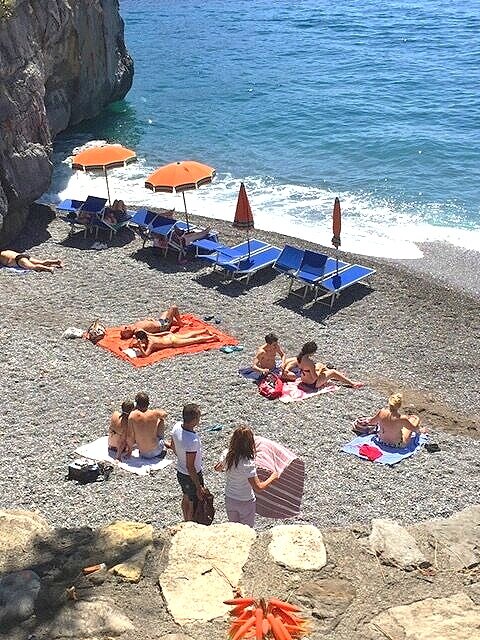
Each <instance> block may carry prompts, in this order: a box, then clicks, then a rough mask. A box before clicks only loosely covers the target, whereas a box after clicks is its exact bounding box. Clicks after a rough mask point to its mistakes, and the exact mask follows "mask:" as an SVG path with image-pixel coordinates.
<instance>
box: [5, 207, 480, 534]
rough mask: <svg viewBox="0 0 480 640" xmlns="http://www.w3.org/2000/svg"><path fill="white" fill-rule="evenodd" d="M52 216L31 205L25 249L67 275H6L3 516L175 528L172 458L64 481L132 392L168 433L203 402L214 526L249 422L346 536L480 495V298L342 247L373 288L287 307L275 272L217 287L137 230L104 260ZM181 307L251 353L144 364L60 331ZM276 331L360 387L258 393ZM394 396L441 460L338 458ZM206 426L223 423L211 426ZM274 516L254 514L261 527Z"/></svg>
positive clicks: (195, 265) (21, 242) (227, 235)
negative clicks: (254, 368) (291, 460)
mask: <svg viewBox="0 0 480 640" xmlns="http://www.w3.org/2000/svg"><path fill="white" fill-rule="evenodd" d="M48 215H49V213H48V212H46V211H45V209H44V208H41V207H39V208H37V209H36V210H35V211H34V213H33V215H32V217H31V223H30V225H29V227H28V229H29V230H28V231H25V232H24V234H23V235H21V236H19V237H18V239H17V243H16V245H15V248H17V249H28V250H29V251H30V252H31V253H32V255H37V256H42V255H55V256H58V257H60V258H63V259H64V260H65V262H66V267H65V269H64V271H63V272H57V273H55V275H53V276H50V275H48V274H47V275H43V274H29V275H25V276H18V275H9V274H5V273H4V274H0V291H1V303H0V305H1V317H2V323H1V327H0V344H1V346H2V354H3V358H2V362H1V364H0V371H1V375H2V387H3V392H4V393H3V397H4V399H5V400H4V411H3V414H4V418H3V421H2V425H1V427H0V431H1V441H2V452H3V460H4V472H3V474H2V475H1V477H0V496H1V504H0V506H2V507H5V508H20V509H39V510H40V511H41V512H42V513H43V514H45V517H46V518H47V520H48V521H49V522H50V523H51V524H52V525H53V526H68V527H72V526H76V525H77V524H78V523H81V524H82V525H89V526H93V527H97V526H101V525H102V524H105V523H107V522H111V521H112V520H117V519H124V520H132V519H133V520H139V521H147V522H151V523H152V524H154V525H155V526H157V527H160V526H164V525H173V524H175V523H177V522H178V520H179V518H180V499H179V498H180V495H179V490H178V487H177V483H176V479H175V474H174V470H173V466H170V467H168V468H167V469H165V470H162V471H160V472H159V473H157V474H156V475H153V476H148V477H145V478H138V477H132V475H131V474H127V473H124V472H121V471H119V470H115V472H114V473H113V475H112V476H111V478H110V480H109V482H105V483H95V484H91V485H87V486H77V485H76V484H75V483H72V482H66V481H65V475H66V471H67V466H68V463H69V462H70V461H71V460H72V459H73V458H74V449H75V448H76V447H77V446H78V445H80V444H84V443H86V442H89V441H91V440H94V439H95V438H97V437H99V436H101V435H103V434H104V433H106V428H107V424H108V420H109V416H110V414H111V412H112V410H113V409H114V408H116V407H118V405H119V403H120V402H121V401H122V400H123V399H124V398H125V397H128V396H132V395H134V394H135V393H136V392H137V391H140V390H145V391H147V392H149V393H150V395H151V398H152V402H153V403H155V404H156V405H159V406H161V407H163V408H164V409H165V410H166V411H167V412H168V427H171V426H172V425H173V423H174V422H175V420H176V419H177V417H178V415H179V413H180V410H181V407H182V404H183V403H184V402H186V401H195V402H198V403H199V404H200V405H201V407H202V409H203V421H202V427H203V428H204V431H203V433H202V438H203V443H204V449H205V467H206V471H205V473H206V479H207V483H208V485H209V487H210V488H211V490H212V492H213V493H214V494H215V497H216V505H217V516H216V522H222V521H225V520H226V515H225V513H224V510H223V498H222V493H223V478H222V476H221V474H216V473H214V471H213V464H214V463H215V461H216V460H217V458H218V455H219V453H220V452H221V450H222V449H223V448H224V446H225V445H226V443H227V442H228V437H229V434H230V432H231V430H232V429H233V428H234V427H235V426H236V425H238V424H239V422H242V421H247V422H248V423H249V424H251V425H252V427H253V428H254V430H255V431H256V432H257V433H258V434H259V435H263V436H266V437H270V438H273V439H276V440H278V441H280V442H282V443H283V444H285V445H286V446H289V447H290V448H291V449H293V450H294V451H295V452H296V453H297V454H298V455H299V456H300V457H302V458H303V459H304V461H305V466H306V474H307V477H306V488H305V495H304V502H303V511H302V517H301V518H299V519H298V520H297V521H299V522H306V523H310V524H313V525H316V526H321V527H325V526H328V527H330V526H344V525H353V524H355V523H367V522H369V521H370V519H371V518H381V517H384V516H385V515H388V516H389V517H393V518H395V519H397V520H398V521H400V522H403V523H413V522H416V521H419V520H424V519H427V518H430V517H438V516H446V515H449V514H451V513H453V512H454V511H456V510H458V509H462V508H464V507H466V506H469V505H470V504H472V503H474V502H475V499H476V496H478V495H479V489H480V480H479V473H478V460H479V456H478V453H479V448H480V443H479V433H480V430H479V428H480V425H479V423H478V415H479V406H480V402H479V389H478V385H477V384H476V382H475V381H476V379H477V375H478V369H479V367H480V361H479V349H478V342H479V335H480V326H479V317H480V314H479V306H480V305H479V302H478V300H477V299H476V298H475V297H472V296H471V295H469V294H464V293H463V292H462V291H460V290H458V289H455V288H453V286H451V285H448V286H445V284H443V283H441V282H440V281H438V280H436V279H432V278H427V277H426V276H425V275H424V274H421V273H420V274H415V273H413V272H412V271H411V269H410V268H408V269H407V268H406V267H403V266H399V265H396V264H391V263H389V262H385V261H380V260H373V259H367V258H365V257H361V256H358V257H355V256H348V255H347V256H346V259H347V260H351V261H354V260H355V259H356V260H357V261H358V262H360V263H363V264H367V265H371V266H374V267H375V268H376V269H377V274H376V275H375V277H374V278H373V279H372V290H371V291H369V289H368V288H366V287H358V288H356V289H354V290H351V291H350V292H348V293H346V294H345V295H344V296H342V298H341V300H340V303H339V304H338V305H337V306H335V307H334V309H333V311H332V312H330V311H329V310H328V309H327V308H326V307H323V306H321V305H316V306H315V307H313V308H309V307H305V308H302V307H301V305H299V302H300V301H299V300H298V299H297V298H287V296H286V289H287V284H286V282H285V281H284V280H283V279H282V278H281V277H279V276H277V277H275V276H274V274H273V273H264V274H261V275H258V276H256V277H255V278H254V279H252V282H251V285H250V286H249V287H245V286H244V285H242V284H240V285H238V284H235V283H234V284H231V285H230V284H224V283H222V282H221V280H220V278H219V276H218V274H211V273H210V272H209V270H208V269H205V268H204V267H202V265H201V263H199V262H198V261H192V262H189V263H188V264H186V265H183V266H180V265H178V264H177V262H176V260H175V259H174V258H173V257H167V258H163V257H159V256H157V255H155V254H154V253H153V252H152V250H151V248H150V247H146V248H145V249H143V248H142V244H141V241H140V240H139V239H138V238H135V237H133V234H131V233H129V232H126V233H125V234H124V235H121V236H119V237H118V238H115V239H114V240H113V242H111V243H110V246H109V247H108V248H107V249H105V250H103V251H95V250H92V249H91V246H92V244H93V239H90V238H87V239H84V238H83V236H79V235H76V236H73V237H68V227H67V226H66V225H65V224H64V223H63V222H61V221H60V220H56V219H53V220H50V221H49V219H48ZM199 221H201V222H202V220H201V219H199ZM203 222H205V220H203ZM209 222H210V223H211V220H210V221H209ZM215 226H216V228H217V230H218V231H219V233H220V237H221V238H222V240H225V241H226V242H233V241H235V240H237V241H238V240H241V239H242V237H243V236H242V235H241V234H239V233H238V232H236V231H234V230H232V229H231V227H230V225H228V224H227V223H223V222H216V223H215ZM255 236H256V237H259V238H261V239H266V240H270V241H272V242H273V243H275V244H278V245H279V246H282V245H283V243H285V242H295V241H294V240H292V239H291V238H286V237H282V236H278V235H275V234H267V233H264V232H261V231H258V232H255ZM298 244H299V245H300V246H305V245H306V243H298ZM312 246H313V245H312ZM173 302H176V303H177V304H179V306H180V308H181V309H182V310H184V311H185V312H191V313H192V312H193V313H196V314H197V315H198V316H199V317H203V316H205V315H211V314H213V315H215V316H216V317H218V318H220V320H221V323H220V324H219V328H221V329H222V330H223V331H225V332H227V333H230V334H232V335H234V336H236V337H237V338H238V340H239V341H240V342H241V344H243V345H244V347H245V350H244V351H243V352H242V353H233V354H229V355H227V354H223V353H221V352H219V351H215V350H214V351H209V352H204V353H201V354H197V355H195V356H182V357H176V358H173V359H171V360H166V361H162V362H160V363H159V364H157V365H154V366H151V367H146V368H142V369H135V368H133V367H131V366H130V365H129V364H128V363H125V362H123V361H120V360H118V359H116V358H115V357H114V356H111V355H110V354H108V353H106V352H105V351H103V350H101V349H99V348H95V347H94V346H92V345H91V344H89V343H87V342H84V341H81V340H66V339H64V338H63V337H62V334H63V332H64V330H65V329H66V328H68V327H71V326H73V327H80V328H85V327H86V326H87V325H88V324H89V323H90V322H91V321H92V320H93V319H94V318H97V317H99V318H101V319H102V320H103V321H105V322H106V323H107V324H111V325H118V324H121V323H124V322H128V321H131V320H135V319H136V318H141V317H148V316H149V315H151V314H155V313H156V312H157V311H158V310H159V309H163V308H165V306H167V305H169V304H171V303H173ZM271 330H273V331H276V332H277V333H278V334H279V336H280V338H281V341H282V344H283V346H284V348H285V350H286V351H287V352H288V353H289V354H292V355H294V354H295V353H296V352H297V351H298V349H299V347H300V346H301V344H302V343H303V342H304V341H306V340H312V339H314V340H316V341H317V342H318V344H319V357H320V358H322V359H323V360H325V361H327V362H331V363H333V364H334V365H335V366H336V367H337V368H338V369H340V370H344V371H345V372H347V373H349V374H350V375H352V376H354V377H355V378H356V379H361V380H364V381H365V383H366V387H365V389H363V390H360V391H352V390H349V389H346V388H342V389H339V390H338V391H336V392H335V393H332V394H327V395H324V396H321V397H319V398H318V399H317V398H314V399H309V400H307V401H304V402H299V403H294V404H293V405H280V403H278V402H268V401H266V400H265V399H263V398H262V397H261V396H260V395H259V394H258V391H257V389H256V387H255V385H253V384H252V383H250V382H249V381H247V380H244V379H243V378H241V377H240V376H239V375H238V369H239V367H241V366H244V365H246V364H248V363H249V362H250V360H251V358H252V355H253V353H254V351H255V349H256V347H257V346H258V345H259V344H260V343H261V341H262V338H263V336H264V335H265V334H266V333H267V332H268V331H271ZM394 389H402V390H403V391H404V393H405V397H406V402H407V404H410V405H414V409H415V410H416V411H418V412H419V413H420V414H421V416H422V418H423V421H424V423H425V424H426V425H427V426H428V427H429V429H430V433H431V440H432V441H433V442H435V443H437V444H438V445H439V447H440V451H438V452H437V453H432V454H429V453H427V452H425V451H422V452H421V453H420V454H419V455H417V456H414V457H413V458H410V459H409V460H407V461H406V462H403V463H401V464H400V465H398V466H396V467H393V468H384V467H381V466H380V465H376V464H371V463H366V462H363V461H361V460H359V459H357V458H354V457H351V456H347V455H345V454H343V453H341V452H340V449H341V447H342V445H343V444H345V443H346V442H347V441H348V440H349V439H350V438H351V437H352V432H351V424H352V420H354V419H355V418H356V417H357V416H359V415H368V414H369V413H371V412H372V411H373V410H374V409H376V408H377V407H379V406H381V404H382V403H383V402H384V400H385V395H386V394H387V393H388V392H389V391H392V390H394ZM210 425H221V426H222V427H223V429H222V430H221V431H214V432H209V431H207V430H206V429H207V428H208V426H210ZM272 524H273V523H272V522H271V521H269V520H266V519H261V518H259V519H258V528H259V529H260V530H262V529H265V528H268V527H270V526H271V525H272Z"/></svg>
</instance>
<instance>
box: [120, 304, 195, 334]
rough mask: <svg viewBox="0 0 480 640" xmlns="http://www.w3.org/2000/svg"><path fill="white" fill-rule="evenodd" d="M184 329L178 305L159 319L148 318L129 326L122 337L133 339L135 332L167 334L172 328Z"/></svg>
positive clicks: (123, 330) (169, 309)
mask: <svg viewBox="0 0 480 640" xmlns="http://www.w3.org/2000/svg"><path fill="white" fill-rule="evenodd" d="M173 325H175V326H177V327H182V326H183V322H182V321H181V319H180V311H179V310H178V307H177V306H176V305H172V306H171V307H169V308H168V309H167V310H166V311H163V312H162V313H161V314H160V316H159V318H158V319H157V320H156V319H155V318H146V319H145V320H138V321H137V322H135V323H134V324H128V325H126V326H125V327H123V329H122V330H121V331H120V337H121V338H123V339H124V340H128V339H129V338H133V334H134V333H135V331H146V332H147V333H166V332H167V331H170V329H171V328H172V326H173Z"/></svg>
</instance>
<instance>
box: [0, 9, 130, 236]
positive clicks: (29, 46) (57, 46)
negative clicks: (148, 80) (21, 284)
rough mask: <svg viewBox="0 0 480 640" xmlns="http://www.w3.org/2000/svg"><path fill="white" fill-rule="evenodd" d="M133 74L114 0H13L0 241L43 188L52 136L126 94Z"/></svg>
mask: <svg viewBox="0 0 480 640" xmlns="http://www.w3.org/2000/svg"><path fill="white" fill-rule="evenodd" d="M132 78H133V62H132V60H131V58H130V56H129V55H128V53H127V50H126V48H125V43H124V37H123V21H122V19H121V17H120V14H119V3H118V0H78V1H77V2H70V1H69V0H44V1H43V2H38V1H37V0H17V1H16V2H15V3H14V9H13V12H12V15H11V16H9V17H5V16H4V17H3V19H2V17H1V15H0V244H2V243H3V244H5V243H6V242H7V241H9V240H10V239H11V238H12V237H13V236H14V235H15V234H16V233H17V232H18V231H19V229H20V228H21V226H22V225H23V223H24V220H25V218H26V215H27V212H28V206H29V204H30V203H32V202H33V201H34V200H35V199H36V198H38V197H39V196H40V195H41V194H42V193H43V192H44V191H46V189H47V188H48V186H49V184H50V178H51V172H52V164H51V161H50V156H51V151H52V140H53V138H54V137H55V135H56V134H57V133H59V132H60V131H62V130H64V129H66V128H67V127H68V126H70V125H72V124H75V123H78V122H80V121H81V120H84V119H87V118H92V117H94V116H96V115H98V114H99V113H100V111H101V110H102V109H103V107H104V106H105V105H106V104H108V103H109V102H113V101H115V100H119V99H121V98H123V97H124V96H125V95H126V93H127V92H128V90H129V89H130V86H131V84H132Z"/></svg>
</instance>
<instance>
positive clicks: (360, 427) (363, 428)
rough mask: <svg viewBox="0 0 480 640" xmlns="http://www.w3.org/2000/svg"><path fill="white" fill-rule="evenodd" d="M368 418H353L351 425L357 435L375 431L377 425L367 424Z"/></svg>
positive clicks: (366, 434) (369, 433) (367, 434)
mask: <svg viewBox="0 0 480 640" xmlns="http://www.w3.org/2000/svg"><path fill="white" fill-rule="evenodd" d="M368 420H369V418H366V417H363V416H362V417H360V418H357V419H356V420H355V422H354V423H353V425H352V431H353V433H356V434H357V436H370V435H372V434H373V433H376V431H377V429H378V426H377V425H376V424H368Z"/></svg>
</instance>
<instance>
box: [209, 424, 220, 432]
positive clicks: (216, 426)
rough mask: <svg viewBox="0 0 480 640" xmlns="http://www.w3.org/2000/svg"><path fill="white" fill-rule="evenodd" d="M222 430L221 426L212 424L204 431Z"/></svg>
mask: <svg viewBox="0 0 480 640" xmlns="http://www.w3.org/2000/svg"><path fill="white" fill-rule="evenodd" d="M222 429H223V424H212V426H211V427H208V428H207V429H205V431H221V430H222Z"/></svg>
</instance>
